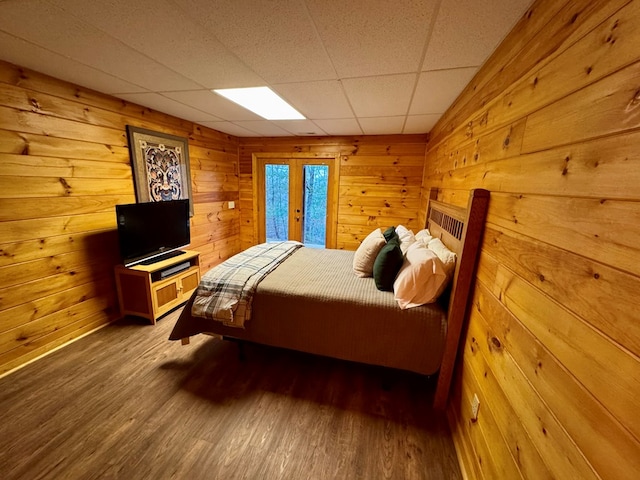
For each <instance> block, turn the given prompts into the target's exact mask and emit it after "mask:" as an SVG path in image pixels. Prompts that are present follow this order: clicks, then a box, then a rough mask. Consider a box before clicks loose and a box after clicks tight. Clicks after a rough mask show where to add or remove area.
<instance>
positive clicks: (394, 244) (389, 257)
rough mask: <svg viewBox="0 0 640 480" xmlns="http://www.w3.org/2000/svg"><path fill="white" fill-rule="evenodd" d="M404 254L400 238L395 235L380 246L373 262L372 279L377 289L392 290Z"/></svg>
mask: <svg viewBox="0 0 640 480" xmlns="http://www.w3.org/2000/svg"><path fill="white" fill-rule="evenodd" d="M403 260H404V256H403V255H402V250H400V238H399V237H398V236H397V235H396V236H394V237H393V238H391V240H389V241H388V242H387V244H386V245H385V246H384V247H382V249H381V250H380V253H378V256H377V257H376V261H375V262H373V279H374V280H375V282H376V287H377V288H378V290H382V291H384V292H391V291H393V281H394V280H395V279H396V276H397V275H398V272H399V271H400V267H402V262H403Z"/></svg>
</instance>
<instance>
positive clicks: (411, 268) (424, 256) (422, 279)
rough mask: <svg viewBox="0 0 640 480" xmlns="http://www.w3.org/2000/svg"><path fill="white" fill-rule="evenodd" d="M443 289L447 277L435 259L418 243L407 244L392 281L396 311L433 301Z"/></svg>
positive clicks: (422, 244) (440, 263)
mask: <svg viewBox="0 0 640 480" xmlns="http://www.w3.org/2000/svg"><path fill="white" fill-rule="evenodd" d="M446 286H447V274H446V273H445V271H444V267H443V265H442V262H441V261H440V259H439V258H438V256H437V255H436V254H435V253H434V252H433V251H431V250H429V249H428V248H427V246H426V245H425V244H424V243H422V242H416V243H413V244H412V245H410V246H409V248H408V249H407V254H406V255H405V259H404V263H403V264H402V268H401V269H400V271H399V272H398V276H397V277H396V279H395V281H394V282H393V293H394V298H395V299H396V301H397V302H398V305H399V306H400V308H401V309H403V310H404V309H407V308H412V307H418V306H420V305H424V304H425V303H432V302H435V301H436V300H437V298H438V296H440V294H441V293H442V292H443V291H444V289H445V287H446Z"/></svg>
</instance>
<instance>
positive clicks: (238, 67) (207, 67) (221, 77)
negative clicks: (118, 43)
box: [50, 0, 265, 89]
mask: <svg viewBox="0 0 640 480" xmlns="http://www.w3.org/2000/svg"><path fill="white" fill-rule="evenodd" d="M50 1H51V2H53V3H54V4H56V5H58V6H60V8H63V9H64V10H66V11H68V12H69V13H71V14H73V15H75V16H77V17H79V18H81V19H82V20H83V21H85V22H87V23H89V24H90V25H93V26H94V27H97V28H99V29H100V30H102V31H103V32H106V33H108V34H109V35H111V36H113V37H115V38H121V39H123V41H124V42H125V43H126V44H127V45H128V46H130V47H131V48H134V49H136V50H137V51H139V52H141V53H144V54H145V55H147V56H148V57H149V58H152V59H154V60H155V61H157V62H158V63H161V64H163V65H165V66H167V67H169V68H171V69H172V70H174V71H176V72H179V73H180V74H181V75H183V76H185V77H187V78H190V79H192V80H193V81H195V82H197V83H199V84H200V85H202V86H204V87H206V88H208V89H212V88H227V87H248V86H256V85H263V84H264V83H265V81H264V79H262V78H261V77H260V76H259V75H257V74H256V73H255V72H253V71H252V70H251V69H250V68H249V67H248V66H247V65H245V64H244V63H242V62H241V61H240V60H239V59H238V58H237V57H236V56H235V55H233V54H232V53H231V52H230V51H229V50H228V49H227V48H226V47H225V46H224V45H223V44H222V43H221V42H219V41H218V40H217V39H216V38H215V37H214V36H212V35H211V34H210V33H208V32H207V31H206V30H205V29H204V28H203V27H202V26H201V25H200V24H199V23H198V22H196V21H195V20H193V19H192V18H190V17H189V16H188V15H187V14H186V13H185V12H184V11H183V10H182V9H181V8H179V7H177V6H176V5H174V4H172V3H171V2H169V1H167V0H136V1H135V2H131V1H130V0H112V1H110V2H108V3H105V2H87V1H86V0H50ZM168 32H169V34H168Z"/></svg>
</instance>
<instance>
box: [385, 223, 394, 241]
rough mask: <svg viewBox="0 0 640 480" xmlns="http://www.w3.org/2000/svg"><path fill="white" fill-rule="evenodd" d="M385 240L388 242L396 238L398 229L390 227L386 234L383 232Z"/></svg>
mask: <svg viewBox="0 0 640 480" xmlns="http://www.w3.org/2000/svg"><path fill="white" fill-rule="evenodd" d="M382 235H383V236H384V239H385V240H386V241H387V242H388V241H389V240H391V239H392V238H393V237H395V236H396V227H389V228H387V229H386V230H385V231H384V232H382Z"/></svg>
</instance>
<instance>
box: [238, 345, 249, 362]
mask: <svg viewBox="0 0 640 480" xmlns="http://www.w3.org/2000/svg"><path fill="white" fill-rule="evenodd" d="M238 360H239V361H240V363H244V362H246V361H247V355H246V353H245V351H244V342H238Z"/></svg>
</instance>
